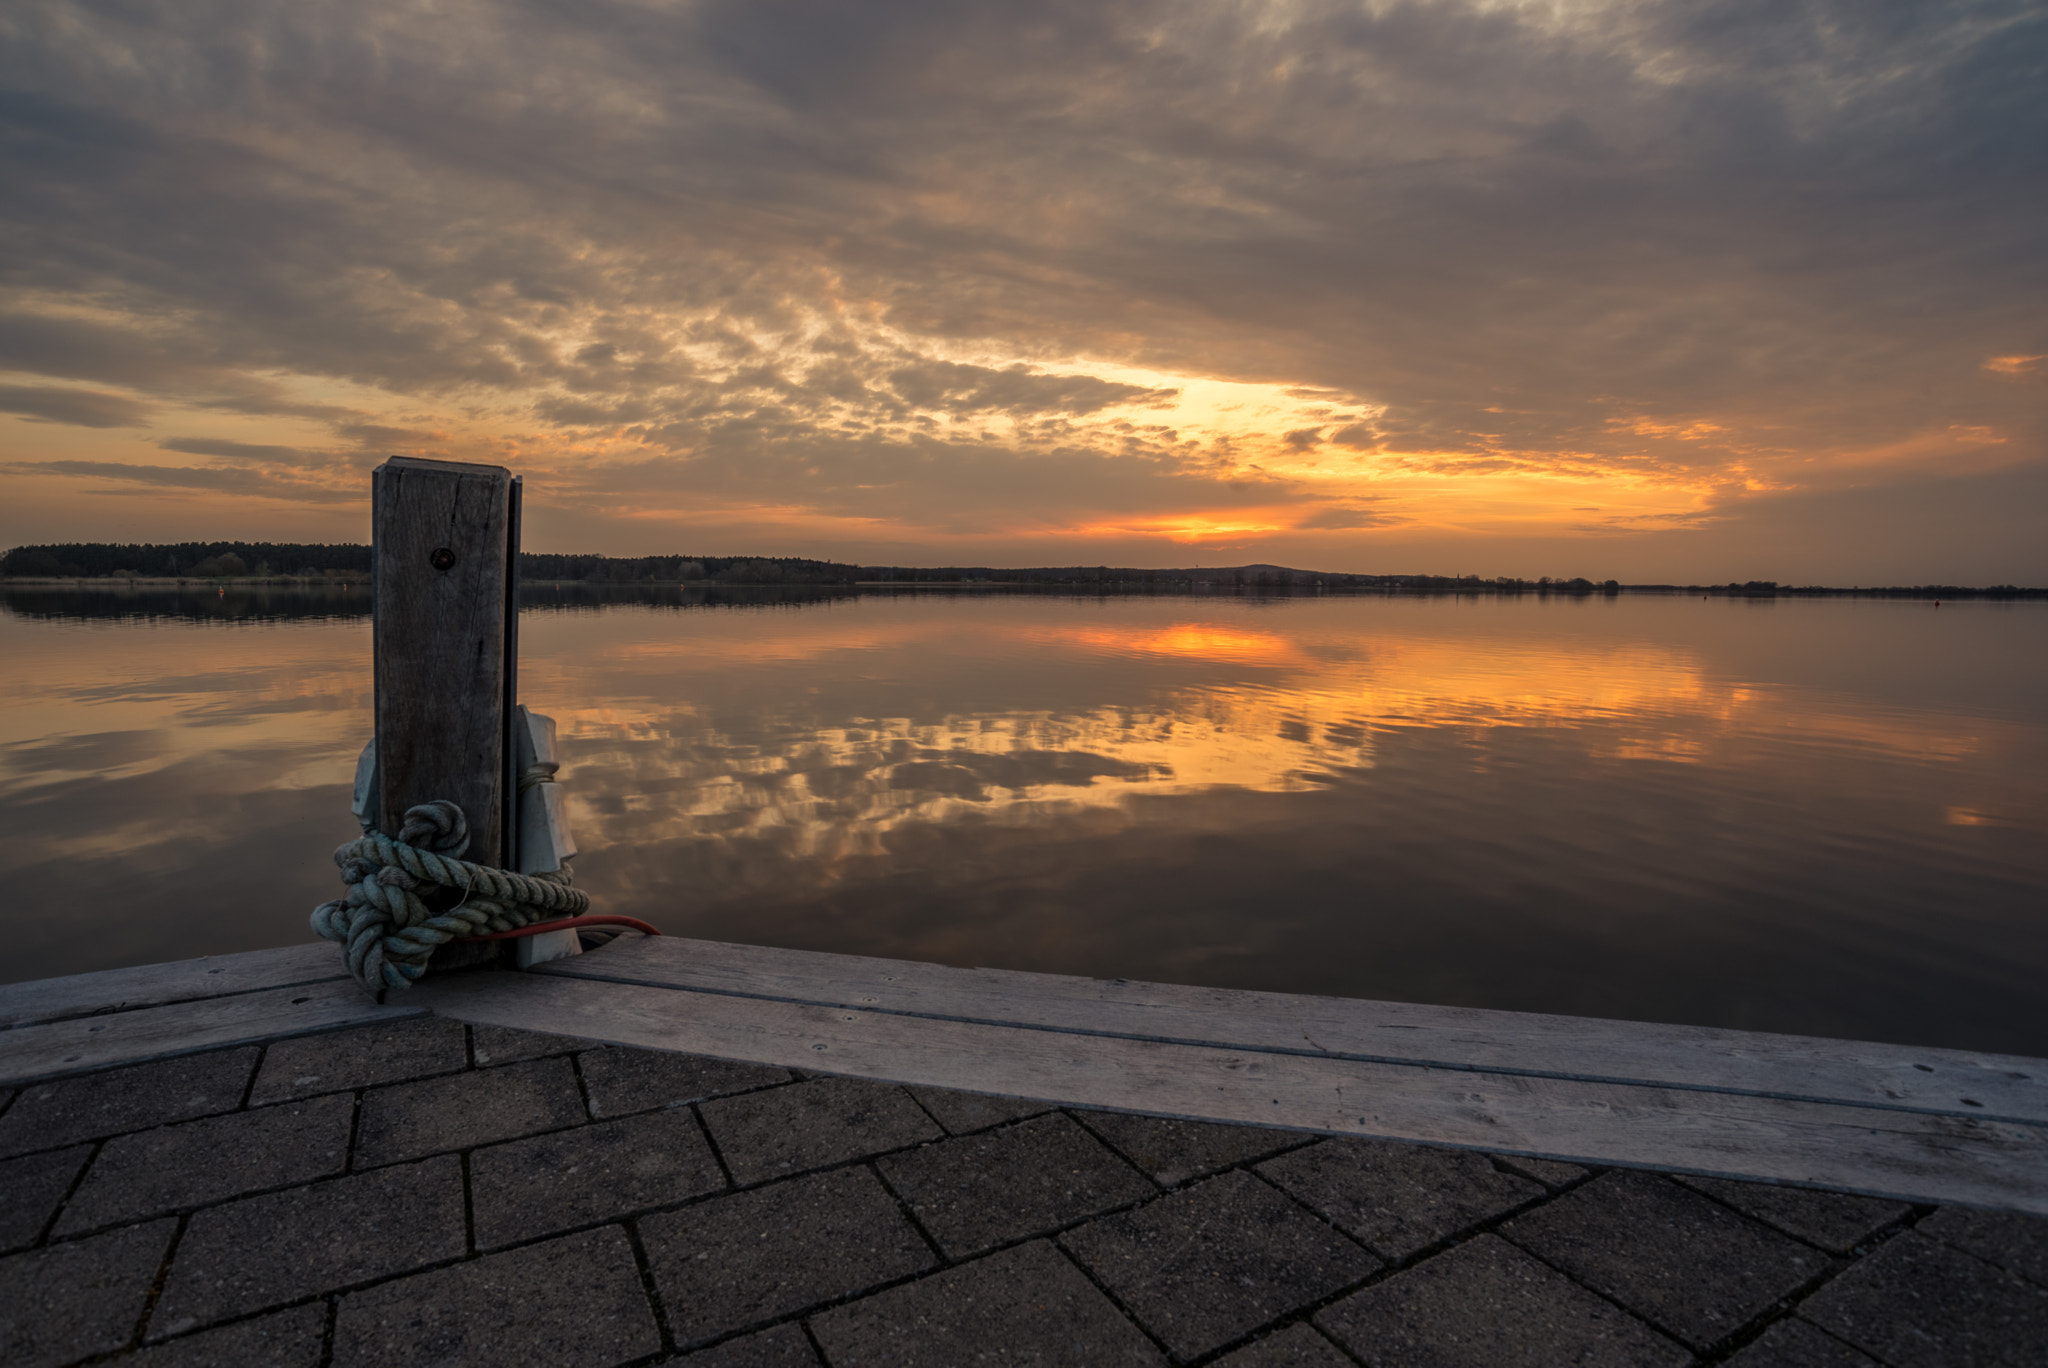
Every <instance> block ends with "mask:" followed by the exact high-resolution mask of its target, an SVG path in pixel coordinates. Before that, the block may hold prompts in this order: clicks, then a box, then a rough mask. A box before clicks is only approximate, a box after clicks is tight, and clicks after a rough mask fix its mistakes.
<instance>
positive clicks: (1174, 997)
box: [539, 936, 2048, 1124]
mask: <svg viewBox="0 0 2048 1368" xmlns="http://www.w3.org/2000/svg"><path fill="white" fill-rule="evenodd" d="M539 972H542V973H548V974H561V975H570V976H574V977H579V978H586V979H606V980H610V981H613V982H619V983H640V984H650V985H655V986H660V987H668V988H680V989H689V990H695V991H700V992H709V993H731V994H743V995H748V996H755V997H764V998H776V999H782V1000H786V1001H791V1002H809V1003H818V1004H823V1005H828V1006H848V1007H861V1008H867V1009H871V1010H878V1011H889V1012H901V1013H907V1014H911V1015H918V1016H929V1017H934V1018H938V1019H942V1020H958V1021H981V1022H993V1023H1000V1024H1008V1025H1026V1026H1034V1027H1039V1028H1042V1029H1047V1030H1056V1031H1069V1032H1083V1033H1092V1034H1102V1035H1116V1036H1124V1037H1127V1038H1130V1039H1134V1040H1157V1041H1179V1042H1186V1043H1192V1044H1205V1045H1214V1046H1219V1047H1223V1048H1228V1049H1236V1050H1256V1051H1262V1052H1275V1053H1298V1054H1305V1055H1315V1056H1324V1057H1335V1058H1345V1059H1361V1060H1381V1061H1387V1062H1394V1063H1406V1064H1426V1065H1431V1066H1437V1067H1444V1068H1456V1069H1486V1070H1492V1071H1497V1072H1503V1073H1529V1074H1534V1075H1538V1076H1545V1077H1556V1078H1573V1079H1582V1080H1587V1081H1604V1082H1620V1083H1642V1084H1652V1085H1655V1086H1659V1087H1666V1088H1699V1089H1706V1090H1713V1091H1722V1092H1732V1093H1747V1094H1754V1095H1757V1096H1764V1097H1783V1098H1797V1099H1805V1100H1808V1101H1820V1102H1833V1103H1845V1104H1851V1105H1860V1106H1869V1107H1876V1108H1883V1109H1887V1110H1912V1111H1924V1112H1931V1113H1937V1114H1943V1115H1951V1116H1959V1117H1968V1118H1972V1119H1984V1120H2006V1121H2020V1122H2025V1123H2030V1124H2043V1123H2048V1060H2039V1059H2030V1058H2026V1057H2023V1056H2018V1055H1997V1054H1985V1053H1976V1052H1971V1051H1963V1050H1941V1049H1924V1048H1919V1047H1915V1046H1904V1045H1886V1044H1878V1043H1869V1042H1862V1041H1850V1040H1826V1039H1821V1038H1817V1037H1810V1036H1790V1035H1772V1034H1766V1033H1763V1032H1753V1031H1733V1030H1719V1029H1714V1028H1709V1027H1696V1026H1670V1025H1660V1024H1654V1023H1645V1022H1633V1021H1608V1020H1603V1019H1599V1018H1594V1017H1568V1016H1552V1015H1546V1014H1541V1013H1534V1012H1500V1011H1488V1010H1484V1009H1480V1008H1465V1007H1432V1006H1425V1005H1421V1004H1416V1003H1404V1002H1372V1001H1366V1000H1362V999H1356V998H1332V997H1310V996H1305V995H1297V994H1290V993H1255V992H1243V991H1238V990H1234V989H1225V988H1193V987H1186V986H1182V985H1177V984H1161V983H1135V982H1126V981H1123V980H1115V979H1087V978H1075V977H1070V976H1066V975H1059V974H1028V973H1017V972H1013V971H1008V970H998V969H954V968H948V967H947V966H944V965H937V964H922V963H918V962H915V961H910V960H885V959H872V958H866V957H862V956H855V955H831V954H820V953H817V952H813V951H803V950H778V949H773V948H770V947H767V946H756V945H730V944H725V943H723V942H718V941H699V940H689V939H685V938H682V937H676V936H662V937H646V938H642V937H620V938H619V939H618V940H617V941H614V942H613V943H612V944H611V945H609V946H606V947H605V948H604V949H602V950H600V951H596V952H594V953H591V954H586V955H582V956H579V957H577V958H576V959H575V960H572V961H564V962H562V963H559V964H551V965H547V966H545V967H544V968H542V969H541V970H540V971H539Z"/></svg>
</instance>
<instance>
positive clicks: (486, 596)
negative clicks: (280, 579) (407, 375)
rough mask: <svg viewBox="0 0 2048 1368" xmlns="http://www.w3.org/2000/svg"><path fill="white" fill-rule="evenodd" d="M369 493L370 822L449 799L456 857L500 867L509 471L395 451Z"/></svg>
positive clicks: (447, 954) (511, 524) (511, 632)
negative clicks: (461, 818) (463, 848)
mask: <svg viewBox="0 0 2048 1368" xmlns="http://www.w3.org/2000/svg"><path fill="white" fill-rule="evenodd" d="M370 501H371V537H372V545H373V547H374V553H373V554H374V557H375V561H374V566H375V568H374V570H373V571H372V581H373V584H374V592H375V599H374V604H373V609H372V611H373V615H374V623H375V625H374V628H373V637H374V641H375V649H376V710H377V752H376V754H377V760H376V771H377V778H378V789H379V792H378V794H377V796H376V798H375V805H374V808H373V810H374V811H375V812H376V814H377V826H378V828H379V829H380V830H382V831H386V832H389V833H391V834H393V835H396V834H397V832H398V830H399V828H400V827H401V826H402V825H403V824H404V820H405V810H406V809H407V808H409V807H411V806H413V805H414V804H415V803H425V802H431V801H433V800H434V799H437V798H446V799H448V800H450V801H451V802H454V803H457V804H459V805H460V806H461V808H462V811H463V813H464V815H465V816H466V817H467V818H468V819H469V849H468V851H467V852H465V855H464V858H466V859H469V860H473V861H475V862H476V863H478V864H485V865H496V866H499V867H501V868H502V867H507V866H509V865H511V864H512V857H513V855H514V843H515V839H516V838H515V836H514V827H513V823H514V819H515V817H516V812H515V804H514V801H513V799H514V797H515V795H516V793H517V784H516V781H515V780H514V778H513V777H512V773H511V769H512V765H513V762H514V759H515V757H514V755H513V754H512V750H511V745H510V742H511V722H512V700H513V699H514V697H515V696H516V686H517V669H518V653H517V649H518V643H517V640H516V638H515V628H516V614H517V611H518V604H517V603H516V602H515V601H514V595H515V593H516V588H517V567H518V556H519V541H518V509H519V503H518V481H516V480H515V479H513V477H512V472H510V471H508V470H506V469H505V468H504V467H503V466H489V465H469V464H463V463H458V462H455V461H427V460H417V459H414V458H412V457H408V456H394V457H392V458H391V459H390V460H388V461H386V462H385V463H384V464H383V465H381V466H379V467H377V469H376V471H375V472H374V473H373V474H372V476H371V494H370ZM451 952H453V953H451ZM496 957H497V946H496V945H472V946H462V947H455V946H444V947H442V948H441V950H439V951H437V952H436V953H435V956H434V966H435V967H436V968H442V967H450V968H452V967H456V965H455V963H454V962H455V961H457V960H460V961H462V962H465V963H466V962H471V961H480V960H488V959H495V958H496Z"/></svg>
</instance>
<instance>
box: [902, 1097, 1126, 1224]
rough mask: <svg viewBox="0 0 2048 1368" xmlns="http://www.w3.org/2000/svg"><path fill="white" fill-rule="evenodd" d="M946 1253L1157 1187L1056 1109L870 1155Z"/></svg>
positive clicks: (1104, 1207)
mask: <svg viewBox="0 0 2048 1368" xmlns="http://www.w3.org/2000/svg"><path fill="white" fill-rule="evenodd" d="M875 1167H877V1168H878V1169H880V1170H881V1173H882V1177H883V1178H884V1179H886V1180H887V1182H888V1184H889V1186H890V1187H893V1188H895V1189H896V1192H897V1194H898V1195H899V1196H901V1197H902V1198H903V1200H904V1201H906V1202H908V1203H909V1204H910V1209H911V1211H912V1212H913V1213H915V1215H916V1216H917V1219H918V1221H919V1222H920V1223H921V1224H922V1225H923V1226H924V1228H925V1229H926V1230H927V1231H929V1232H930V1233H931V1236H932V1238H933V1239H935V1240H937V1241H938V1242H939V1248H940V1249H942V1250H944V1251H945V1254H946V1257H947V1258H949V1259H961V1258H965V1257H966V1256H968V1255H969V1254H978V1253H980V1252H981V1251H982V1250H984V1249H992V1248H994V1247H995V1246H997V1245H999V1244H1008V1243H1010V1242H1011V1241H1013V1240H1021V1239H1025V1238H1027V1237H1028V1236H1032V1235H1043V1234H1046V1233H1047V1232H1049V1231H1054V1230H1057V1229H1059V1228H1060V1227H1061V1226H1067V1225H1072V1224H1073V1223H1074V1222H1076V1221H1081V1220H1086V1219H1087V1218H1088V1217H1090V1216H1094V1215H1098V1214H1100V1213H1101V1212H1105V1211H1109V1210H1112V1209H1114V1208H1116V1207H1120V1206H1128V1205H1129V1204H1130V1203H1132V1202H1137V1201H1142V1200H1143V1199H1144V1198H1147V1197H1150V1196H1152V1195H1153V1194H1154V1193H1155V1192H1156V1191H1157V1189H1156V1188H1154V1187H1153V1186H1152V1184H1150V1183H1148V1182H1146V1181H1145V1178H1144V1175H1142V1174H1140V1173H1139V1172H1138V1171H1137V1170H1135V1169H1133V1168H1132V1167H1131V1166H1130V1165H1129V1164H1126V1163H1125V1162H1124V1161H1123V1160H1121V1159H1119V1158H1117V1156H1116V1155H1115V1153H1114V1152H1112V1151H1111V1150H1110V1149H1109V1147H1108V1146H1106V1145H1104V1144H1103V1143H1102V1142H1101V1141H1100V1140H1097V1139H1096V1138H1095V1137H1094V1136H1092V1135H1090V1134H1089V1133H1088V1132H1087V1131H1085V1130H1082V1129H1081V1128H1080V1127H1079V1126H1077V1125H1075V1124H1074V1123H1073V1121H1072V1120H1071V1119H1069V1118H1068V1117H1067V1116H1066V1115H1065V1114H1063V1113H1061V1112H1054V1113H1053V1114H1052V1115H1050V1116H1041V1117H1038V1118H1036V1119H1034V1120H1030V1121H1022V1122H1019V1123H1018V1124H1016V1125H1014V1126H1005V1127H1003V1128H1002V1129H1001V1130H994V1131H984V1132H982V1133H981V1134H979V1135H963V1136H960V1137H958V1138H957V1139H952V1140H942V1141H940V1142H939V1143H937V1144H935V1145H926V1146H924V1147H922V1148H920V1149H914V1150H910V1151H908V1152H907V1153H904V1154H894V1155H890V1156H889V1157H887V1158H885V1159H881V1160H878V1161H876V1165H875Z"/></svg>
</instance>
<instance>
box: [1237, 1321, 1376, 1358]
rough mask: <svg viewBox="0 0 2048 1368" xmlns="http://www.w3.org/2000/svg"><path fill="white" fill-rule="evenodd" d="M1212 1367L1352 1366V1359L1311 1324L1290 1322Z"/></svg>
mask: <svg viewBox="0 0 2048 1368" xmlns="http://www.w3.org/2000/svg"><path fill="white" fill-rule="evenodd" d="M1210 1368H1351V1360H1350V1359H1349V1358H1347V1357H1345V1356H1344V1355H1343V1354H1342V1353H1340V1352H1339V1351H1338V1350H1337V1349H1336V1348H1334V1347H1333V1346H1332V1345H1331V1344H1330V1342H1329V1341H1328V1340H1326V1339H1324V1338H1323V1337H1322V1336H1321V1335H1318V1334H1317V1333H1316V1332H1315V1331H1314V1329H1312V1328H1311V1327H1309V1326H1307V1325H1290V1326H1288V1327H1287V1328H1286V1329H1285V1330H1281V1331H1277V1332H1276V1333H1274V1334H1271V1335H1268V1336H1266V1337H1265V1338H1264V1339H1262V1340H1259V1341H1257V1342H1256V1343H1253V1344H1247V1345H1246V1346H1245V1347H1244V1348H1242V1349H1240V1350H1238V1351H1237V1352H1236V1353H1234V1354H1225V1355H1224V1356H1223V1357H1222V1358H1220V1359H1217V1360H1216V1361H1215V1362H1214V1363H1213V1364H1211V1365H1210Z"/></svg>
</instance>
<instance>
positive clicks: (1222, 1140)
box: [1079, 1111, 1308, 1187]
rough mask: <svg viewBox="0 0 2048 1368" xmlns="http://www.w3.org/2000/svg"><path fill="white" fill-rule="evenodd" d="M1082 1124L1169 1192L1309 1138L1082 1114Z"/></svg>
mask: <svg viewBox="0 0 2048 1368" xmlns="http://www.w3.org/2000/svg"><path fill="white" fill-rule="evenodd" d="M1079 1115H1080V1119H1081V1123H1082V1124H1083V1125H1085V1126H1087V1127H1088V1129H1090V1130H1092V1131H1094V1132H1095V1133H1096V1134H1097V1135H1099V1136H1101V1137H1102V1138H1103V1139H1105V1140H1107V1141H1109V1143H1110V1144H1112V1145H1115V1146H1116V1147H1117V1149H1119V1150H1121V1151H1122V1152H1123V1155H1124V1157H1125V1158H1126V1159H1129V1160H1130V1161H1131V1162H1132V1163H1134V1164H1136V1165H1137V1166H1138V1167H1139V1168H1141V1169H1143V1170H1145V1172H1147V1173H1149V1174H1151V1175H1152V1176H1153V1177H1154V1178H1156V1179H1157V1180H1158V1181H1159V1182H1160V1183H1162V1184H1163V1185H1165V1186H1167V1187H1179V1186H1180V1185H1181V1184H1182V1183H1185V1182H1187V1181H1188V1180H1189V1179H1191V1178H1201V1177H1204V1176H1206V1175H1208V1174H1211V1173H1215V1172H1216V1171H1217V1170H1219V1169H1227V1168H1229V1167H1230V1166H1231V1165H1232V1164H1241V1163H1243V1162H1244V1161H1245V1160H1247V1159H1262V1158H1264V1157H1265V1156H1266V1155H1269V1154H1272V1153H1274V1152H1275V1151H1277V1150H1284V1149H1286V1148H1288V1147H1289V1146H1291V1145H1299V1144H1301V1143H1302V1142H1303V1141H1304V1140H1306V1139H1307V1138H1308V1137H1307V1136H1305V1135H1302V1134H1301V1133H1300V1132H1298V1131H1282V1130H1268V1129H1267V1128H1266V1127H1264V1126H1226V1125H1222V1124H1220V1123H1218V1122H1213V1121H1168V1120H1165V1119H1164V1118H1162V1117H1157V1116H1133V1115H1131V1114H1130V1113H1129V1112H1098V1111H1090V1112H1081V1113H1080V1114H1079Z"/></svg>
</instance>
